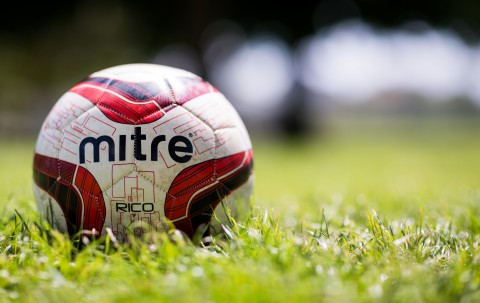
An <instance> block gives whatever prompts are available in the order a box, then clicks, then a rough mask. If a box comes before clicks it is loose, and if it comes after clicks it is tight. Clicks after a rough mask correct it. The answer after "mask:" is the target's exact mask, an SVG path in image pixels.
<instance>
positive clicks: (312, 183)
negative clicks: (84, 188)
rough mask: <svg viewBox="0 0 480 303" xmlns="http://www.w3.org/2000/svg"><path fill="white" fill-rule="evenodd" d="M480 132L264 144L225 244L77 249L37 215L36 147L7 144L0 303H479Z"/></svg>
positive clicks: (431, 125)
mask: <svg viewBox="0 0 480 303" xmlns="http://www.w3.org/2000/svg"><path fill="white" fill-rule="evenodd" d="M479 130H480V121H475V120H455V119H450V120H443V121H438V120H427V121H422V120H411V121H405V120H402V121H390V122H386V121H385V120H375V121H356V122H351V121H350V122H345V121H343V122H342V121H336V122H334V123H333V124H332V126H330V127H329V128H327V129H325V130H324V132H323V135H322V136H320V137H319V138H313V137H311V138H307V139H304V140H296V141H282V140H267V139H265V138H263V139H260V138H259V139H257V140H256V141H255V145H254V148H255V170H256V188H255V198H254V201H253V204H254V207H253V210H252V213H251V214H250V216H249V217H248V218H247V219H246V220H244V221H240V222H236V224H233V225H230V226H226V227H225V229H226V234H227V237H226V238H225V237H223V238H222V237H218V238H216V240H215V241H214V243H213V244H212V245H210V246H208V247H201V246H200V245H193V244H191V243H190V242H189V241H184V240H182V238H180V237H179V236H177V235H176V234H172V235H159V237H158V239H157V241H155V243H153V244H142V243H137V242H133V243H131V244H130V245H120V244H118V243H115V242H109V241H98V242H96V243H91V244H89V245H87V246H86V247H85V248H84V249H82V250H80V251H79V250H77V249H76V248H75V245H74V244H73V243H72V242H71V241H70V240H68V239H67V238H65V237H64V236H63V235H61V234H58V233H56V232H54V231H51V230H49V229H48V227H47V226H46V225H45V223H44V222H42V221H41V220H39V219H38V218H37V216H36V212H35V202H34V201H33V198H32V193H31V168H30V166H31V158H32V149H33V141H28V140H8V141H6V140H4V141H1V142H0V302H4V301H5V302H8V301H21V302H29V301H32V302H33V301H34V302H47V301H51V302H62V301H63V302H85V301H90V302H91V301H96V302H162V301H174V302H353V301H355V302H479V301H480V247H479V241H480V137H479ZM172 239H173V241H172ZM103 240H104V239H103Z"/></svg>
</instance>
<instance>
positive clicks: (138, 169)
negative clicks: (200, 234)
mask: <svg viewBox="0 0 480 303" xmlns="http://www.w3.org/2000/svg"><path fill="white" fill-rule="evenodd" d="M252 164H253V153H252V145H251V142H250V138H249V136H248V133H247V130H246V128H245V126H244V124H243V122H242V120H241V119H240V117H239V116H238V114H237V112H236V111H235V109H234V108H233V107H232V106H231V105H230V103H229V102H228V101H227V99H226V98H225V97H224V96H223V95H222V94H221V93H220V92H219V91H218V90H217V89H215V88H214V87H213V86H212V85H210V84H209V83H208V82H206V81H204V80H203V79H201V78H200V77H198V76H196V75H194V74H192V73H189V72H186V71H184V70H180V69H175V68H171V67H166V66H161V65H153V64H127V65H120V66H115V67H112V68H108V69H105V70H101V71H99V72H96V73H94V74H92V75H90V76H89V77H88V78H87V79H85V80H84V81H81V82H80V83H78V84H76V85H75V86H73V87H72V88H71V89H70V90H69V91H68V92H66V93H65V94H64V95H63V96H62V97H61V98H60V99H59V100H58V102H57V103H56V104H55V106H54V107H53V109H52V110H51V112H50V114H49V115H48V117H47V118H46V120H45V122H44V124H43V126H42V129H41V131H40V134H39V136H38V139H37V144H36V147H35V158H34V164H33V166H34V192H35V196H36V200H37V205H38V209H39V211H40V213H42V214H43V216H44V217H45V218H46V219H47V220H48V221H49V222H50V223H51V225H52V226H53V227H55V228H56V229H58V230H60V231H63V232H65V233H68V234H70V235H75V234H81V233H82V232H83V233H85V232H86V231H88V233H93V234H96V235H102V234H105V229H106V228H107V227H108V228H110V229H111V230H112V231H113V233H114V234H115V235H116V237H117V238H119V239H120V240H125V239H126V238H127V235H128V234H129V232H133V233H134V234H135V235H137V236H140V237H146V236H148V235H152V234H153V233H154V232H155V231H161V230H165V229H166V228H168V226H169V224H170V225H171V223H173V225H174V226H175V228H176V229H179V230H181V231H183V232H184V233H185V234H187V235H188V236H189V237H193V235H194V234H195V233H196V232H197V230H200V229H199V227H200V226H206V225H208V224H210V223H212V221H214V220H212V213H213V212H214V211H215V210H217V211H216V212H217V213H223V209H221V208H222V207H220V203H221V202H222V201H225V198H226V197H229V198H227V199H226V201H227V203H228V206H229V207H230V208H232V209H233V212H234V213H235V211H236V210H237V211H238V210H239V209H241V212H245V211H246V209H248V207H247V205H248V204H249V197H250V195H251V188H252V184H253V170H252ZM234 192H241V195H240V196H243V197H238V196H237V197H235V199H232V195H231V194H232V193H234ZM201 230H205V229H204V228H202V229H201Z"/></svg>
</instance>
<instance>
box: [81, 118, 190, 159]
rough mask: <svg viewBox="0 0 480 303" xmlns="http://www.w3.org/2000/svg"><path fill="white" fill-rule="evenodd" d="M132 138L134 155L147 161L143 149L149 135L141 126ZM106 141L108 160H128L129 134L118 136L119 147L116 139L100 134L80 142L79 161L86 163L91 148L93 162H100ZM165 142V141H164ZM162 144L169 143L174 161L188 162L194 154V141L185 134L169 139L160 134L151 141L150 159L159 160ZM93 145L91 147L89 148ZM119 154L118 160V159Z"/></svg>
mask: <svg viewBox="0 0 480 303" xmlns="http://www.w3.org/2000/svg"><path fill="white" fill-rule="evenodd" d="M130 140H131V141H132V144H133V155H134V157H135V159H136V160H138V161H147V159H148V157H147V154H146V153H145V152H146V151H143V150H142V141H144V140H147V135H145V134H142V128H141V127H135V132H134V134H133V135H131V136H130ZM103 142H105V144H106V145H107V148H108V161H109V162H114V161H125V160H126V146H127V135H119V136H118V149H116V146H115V141H114V139H113V138H112V137H110V136H107V135H105V136H100V137H97V138H94V137H86V138H85V139H83V140H82V141H81V142H80V145H79V147H78V149H79V155H80V158H79V162H80V164H83V163H85V150H91V151H92V153H93V162H100V144H101V143H103ZM162 142H164V143H162ZM161 144H167V148H168V154H169V155H170V158H172V160H173V161H175V162H177V163H186V162H188V161H190V159H191V158H192V155H193V145H192V142H190V140H189V139H188V138H187V137H184V136H173V137H172V138H169V139H168V140H167V137H166V136H165V135H158V136H156V137H154V138H153V139H151V143H150V160H151V161H158V150H159V146H161ZM87 147H91V148H87ZM116 155H118V160H117V159H116Z"/></svg>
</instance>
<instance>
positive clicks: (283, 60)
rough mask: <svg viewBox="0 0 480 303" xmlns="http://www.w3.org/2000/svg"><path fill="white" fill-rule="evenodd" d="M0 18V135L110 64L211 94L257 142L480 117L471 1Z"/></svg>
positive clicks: (81, 11)
mask: <svg viewBox="0 0 480 303" xmlns="http://www.w3.org/2000/svg"><path fill="white" fill-rule="evenodd" d="M9 6H10V7H9V8H8V9H2V10H1V12H0V15H1V17H0V136H2V137H18V136H28V137H34V136H36V134H37V132H38V130H39V127H40V125H41V123H42V121H43V119H44V118H45V116H46V115H47V113H48V111H49V110H50V108H51V106H52V105H53V104H54V103H55V102H56V100H57V99H58V98H59V97H60V96H61V95H62V94H63V93H64V92H65V91H66V90H68V89H69V88H70V87H71V86H72V85H73V84H74V83H76V82H77V81H80V80H81V79H83V78H84V77H86V76H87V75H89V74H90V73H92V72H94V71H97V70H99V69H103V68H106V67H109V66H113V65H118V64H124V63H134V62H152V63H158V64H165V65H171V66H175V67H179V68H183V69H187V70H189V71H192V72H194V73H196V74H199V75H201V76H202V77H204V78H205V79H207V80H208V81H210V82H211V83H212V84H213V85H215V86H216V87H218V88H219V89H220V90H221V91H222V92H223V93H224V94H225V95H226V96H227V98H228V99H229V100H230V101H231V102H232V103H233V104H234V106H235V107H236V108H237V110H238V111H239V112H240V114H241V116H242V117H243V118H244V120H245V121H246V124H247V126H248V128H249V130H250V132H251V133H252V134H253V136H256V135H259V136H261V135H266V136H271V135H275V136H294V137H298V136H304V135H306V134H312V133H313V134H315V133H319V134H320V133H321V132H322V131H323V130H325V129H328V126H329V123H330V122H329V121H330V120H332V119H333V120H334V119H335V118H338V117H341V118H342V117H343V118H345V117H348V118H352V117H353V118H356V117H369V118H372V117H387V118H392V117H398V116H401V117H409V118H410V117H416V118H418V117H420V118H431V117H446V116H448V117H457V118H458V117H461V118H463V117H465V118H472V117H473V118H475V117H477V116H478V115H479V108H480V85H478V84H477V83H478V81H479V80H478V79H479V78H480V40H479V34H480V5H479V4H477V3H476V2H475V1H471V0H455V1H453V0H425V1H415V0H405V1H382V0H356V1H353V0H315V1H312V0H304V1H284V2H282V1H273V0H266V1H253V0H243V1H235V2H234V1H223V0H186V1H155V2H153V1H64V2H61V3H57V2H49V1H42V2H33V3H29V4H26V3H23V2H11V3H10V4H9Z"/></svg>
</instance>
